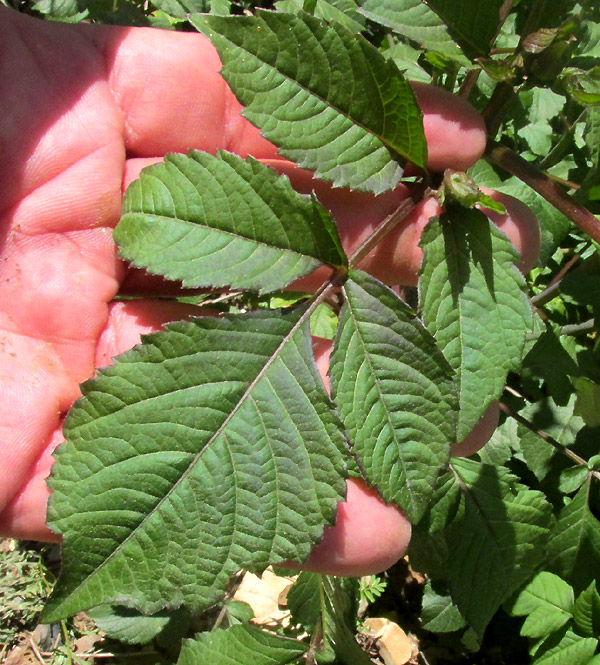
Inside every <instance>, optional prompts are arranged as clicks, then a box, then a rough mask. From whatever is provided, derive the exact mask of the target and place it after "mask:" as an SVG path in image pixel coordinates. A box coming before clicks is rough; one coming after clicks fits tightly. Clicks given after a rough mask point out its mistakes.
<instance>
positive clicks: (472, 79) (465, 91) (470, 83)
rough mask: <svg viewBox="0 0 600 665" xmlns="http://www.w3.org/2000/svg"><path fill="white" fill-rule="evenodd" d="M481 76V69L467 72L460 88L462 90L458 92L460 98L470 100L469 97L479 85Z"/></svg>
mask: <svg viewBox="0 0 600 665" xmlns="http://www.w3.org/2000/svg"><path fill="white" fill-rule="evenodd" d="M479 74H481V69H471V70H470V71H469V72H467V75H466V76H465V80H464V81H463V83H462V85H461V86H460V90H459V91H458V96H459V97H464V98H465V99H469V96H470V95H471V92H472V90H473V88H474V87H475V84H476V83H477V79H478V78H479Z"/></svg>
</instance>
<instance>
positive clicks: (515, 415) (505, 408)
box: [500, 402, 600, 480]
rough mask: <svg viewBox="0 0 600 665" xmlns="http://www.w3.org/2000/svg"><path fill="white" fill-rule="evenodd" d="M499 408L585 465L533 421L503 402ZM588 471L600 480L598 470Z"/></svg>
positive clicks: (573, 460)
mask: <svg viewBox="0 0 600 665" xmlns="http://www.w3.org/2000/svg"><path fill="white" fill-rule="evenodd" d="M500 409H501V410H502V411H504V413H505V414H506V415H507V416H510V417H511V418H514V419H515V420H516V421H517V422H518V423H520V424H521V425H523V426H524V427H526V428H527V429H528V430H529V431H530V432H533V433H534V434H537V435H538V436H539V437H540V439H543V440H544V441H546V443H549V444H550V445H551V446H553V447H554V448H556V450H558V451H559V452H561V453H563V455H565V456H566V457H568V458H569V459H570V460H571V461H572V462H575V463H576V464H579V465H580V466H587V462H586V461H585V460H584V459H583V457H580V456H579V455H578V454H577V453H574V452H573V451H572V450H570V449H569V448H567V447H565V446H563V445H561V444H560V443H559V442H558V441H557V440H556V439H555V438H554V437H552V436H550V435H549V434H546V432H544V431H542V430H541V429H538V428H537V427H536V426H535V425H534V424H533V423H530V422H529V421H528V420H527V419H526V418H523V416H521V415H520V414H518V413H516V412H515V411H513V410H512V409H511V408H510V407H509V406H507V405H506V404H504V402H500ZM590 473H591V474H592V476H594V478H596V480H600V471H590Z"/></svg>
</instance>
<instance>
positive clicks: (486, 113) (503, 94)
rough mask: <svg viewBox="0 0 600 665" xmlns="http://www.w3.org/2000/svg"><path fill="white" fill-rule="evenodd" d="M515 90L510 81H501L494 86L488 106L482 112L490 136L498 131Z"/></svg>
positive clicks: (493, 135)
mask: <svg viewBox="0 0 600 665" xmlns="http://www.w3.org/2000/svg"><path fill="white" fill-rule="evenodd" d="M514 95H515V91H514V89H513V87H512V85H510V83H506V82H504V81H503V82H501V83H498V85H497V86H496V87H495V88H494V92H493V93H492V96H491V97H490V101H489V102H488V103H487V106H486V107H485V108H484V109H483V111H482V112H481V115H482V116H483V119H484V120H485V127H486V130H487V133H488V136H489V137H490V138H493V137H495V136H496V134H497V133H498V129H499V127H500V124H501V123H502V120H503V119H504V117H505V115H506V107H507V106H508V105H509V104H510V102H511V101H512V99H513V97H514Z"/></svg>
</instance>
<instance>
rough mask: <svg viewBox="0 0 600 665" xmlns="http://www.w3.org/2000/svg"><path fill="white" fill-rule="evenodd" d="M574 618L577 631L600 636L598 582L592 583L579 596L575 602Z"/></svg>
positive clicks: (590, 635)
mask: <svg viewBox="0 0 600 665" xmlns="http://www.w3.org/2000/svg"><path fill="white" fill-rule="evenodd" d="M573 618H574V620H575V624H576V625H577V629H578V630H579V631H580V632H581V633H583V634H584V635H586V636H589V637H597V636H598V635H600V594H599V593H598V591H597V590H596V582H592V583H591V584H590V585H589V586H588V587H587V589H585V590H584V591H582V592H581V593H580V594H579V596H578V598H577V600H576V601H575V609H574V611H573Z"/></svg>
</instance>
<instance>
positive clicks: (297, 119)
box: [190, 11, 427, 193]
mask: <svg viewBox="0 0 600 665" xmlns="http://www.w3.org/2000/svg"><path fill="white" fill-rule="evenodd" d="M190 20H191V22H192V23H193V25H194V26H195V27H196V28H197V29H198V30H200V31H201V32H203V33H204V34H206V35H207V36H208V37H209V38H210V39H211V41H212V42H213V44H214V45H215V47H216V48H217V50H218V52H219V56H220V58H221V61H222V63H223V69H222V70H221V73H222V75H223V77H224V78H225V79H226V81H227V82H228V83H229V85H230V86H231V88H232V89H233V91H234V93H235V94H236V96H237V98H238V99H239V101H240V102H241V103H242V104H243V105H244V106H245V107H246V108H245V109H244V112H243V114H244V116H245V117H246V118H248V120H250V122H252V123H253V124H254V125H256V126H257V127H259V128H260V129H261V131H262V134H263V136H265V137H266V138H267V139H269V140H270V141H272V142H273V143H275V145H277V146H278V147H279V149H280V153H281V154H282V155H284V156H285V157H288V158H289V159H291V160H292V161H294V162H297V163H298V164H299V165H300V166H303V167H305V168H308V169H311V170H312V171H315V172H316V175H317V176H318V177H319V178H323V179H324V180H329V181H331V182H333V183H334V185H335V186H338V187H352V188H354V189H360V190H362V191H370V192H375V193H380V192H383V191H385V190H387V189H392V188H393V187H395V186H396V185H397V184H398V183H399V182H400V179H401V177H402V168H401V166H400V164H399V163H398V158H399V157H405V158H406V159H409V160H410V161H412V162H414V163H416V164H418V165H421V166H423V165H424V164H425V161H426V158H427V145H426V142H425V135H424V132H423V122H422V116H421V111H420V109H419V107H418V105H417V102H416V100H415V97H414V94H413V92H412V89H411V87H410V85H409V84H408V82H406V81H405V80H404V78H403V77H402V75H401V74H400V72H399V71H398V68H397V67H396V66H395V65H394V63H393V62H390V61H387V60H386V59H385V58H384V57H383V55H381V54H380V53H379V52H378V51H377V49H375V48H374V47H373V46H371V44H369V43H368V42H367V41H366V40H365V39H364V38H363V37H360V36H359V37H358V38H357V37H356V36H355V35H354V34H353V33H352V32H350V31H349V30H347V29H346V28H344V27H343V26H341V25H339V24H337V23H334V24H333V25H331V26H328V25H327V24H326V23H323V22H321V21H319V20H318V19H315V18H314V17H312V16H310V15H309V14H304V13H303V14H301V15H299V16H294V15H292V14H281V13H277V12H267V11H259V12H257V16H256V17H250V16H244V17H241V16H240V17H229V18H220V17H216V16H207V15H199V14H197V15H194V16H192V17H191V18H190Z"/></svg>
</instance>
